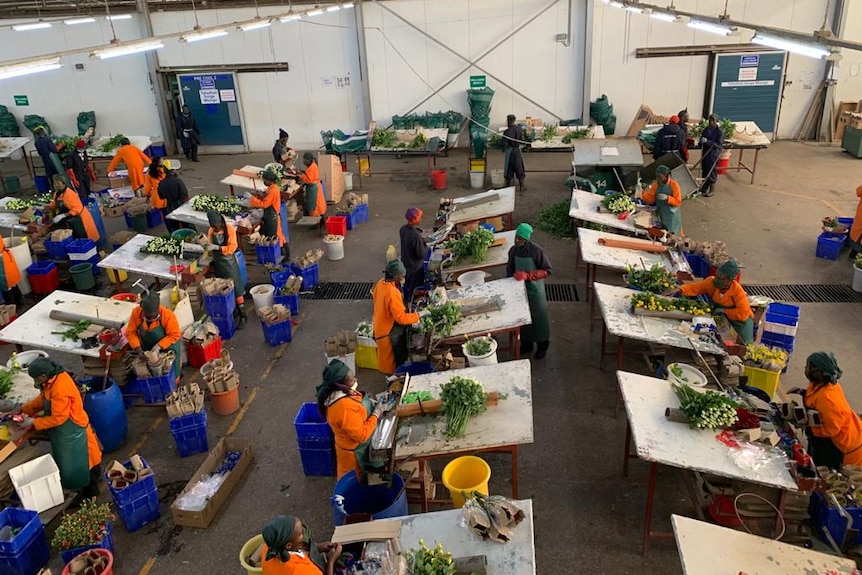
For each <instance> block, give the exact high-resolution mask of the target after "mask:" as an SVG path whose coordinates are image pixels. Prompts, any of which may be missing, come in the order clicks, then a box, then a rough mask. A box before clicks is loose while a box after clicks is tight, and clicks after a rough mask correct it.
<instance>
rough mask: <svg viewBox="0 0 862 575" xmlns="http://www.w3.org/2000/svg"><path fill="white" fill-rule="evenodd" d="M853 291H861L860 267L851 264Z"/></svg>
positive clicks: (861, 273) (861, 270)
mask: <svg viewBox="0 0 862 575" xmlns="http://www.w3.org/2000/svg"><path fill="white" fill-rule="evenodd" d="M853 291H858V292H862V268H858V267H856V264H853Z"/></svg>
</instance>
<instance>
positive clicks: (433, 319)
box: [421, 301, 461, 337]
mask: <svg viewBox="0 0 862 575" xmlns="http://www.w3.org/2000/svg"><path fill="white" fill-rule="evenodd" d="M428 312H429V313H428V315H426V316H425V317H423V318H422V322H421V323H422V331H424V332H425V333H431V334H432V335H437V336H440V337H449V336H450V335H452V330H453V329H454V328H455V324H457V323H458V322H459V321H461V308H460V307H458V304H456V303H455V302H451V301H447V302H446V303H444V304H443V305H438V306H432V307H429V308H428Z"/></svg>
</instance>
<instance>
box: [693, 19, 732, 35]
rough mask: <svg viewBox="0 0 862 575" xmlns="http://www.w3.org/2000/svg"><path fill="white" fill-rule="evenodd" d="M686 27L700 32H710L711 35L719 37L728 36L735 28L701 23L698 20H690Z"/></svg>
mask: <svg viewBox="0 0 862 575" xmlns="http://www.w3.org/2000/svg"><path fill="white" fill-rule="evenodd" d="M688 27H689V28H694V29H696V30H702V31H704V32H712V33H713V34H718V35H720V36H730V35H731V34H732V33H733V32H734V30H735V28H728V27H727V26H719V25H718V24H711V23H709V22H701V21H700V20H692V21H691V22H689V23H688Z"/></svg>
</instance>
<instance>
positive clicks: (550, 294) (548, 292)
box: [545, 283, 581, 302]
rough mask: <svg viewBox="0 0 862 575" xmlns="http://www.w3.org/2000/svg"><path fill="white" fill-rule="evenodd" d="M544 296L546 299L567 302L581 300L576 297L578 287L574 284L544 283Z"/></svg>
mask: <svg viewBox="0 0 862 575" xmlns="http://www.w3.org/2000/svg"><path fill="white" fill-rule="evenodd" d="M545 297H547V298H548V301H554V302H567V301H581V300H580V298H579V297H578V287H577V286H576V285H575V284H563V283H559V284H549V283H546V284H545Z"/></svg>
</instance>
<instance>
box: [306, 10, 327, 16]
mask: <svg viewBox="0 0 862 575" xmlns="http://www.w3.org/2000/svg"><path fill="white" fill-rule="evenodd" d="M321 14H323V10H312V11H311V12H309V13H308V14H306V15H307V16H320V15H321Z"/></svg>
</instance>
